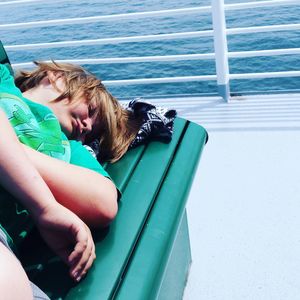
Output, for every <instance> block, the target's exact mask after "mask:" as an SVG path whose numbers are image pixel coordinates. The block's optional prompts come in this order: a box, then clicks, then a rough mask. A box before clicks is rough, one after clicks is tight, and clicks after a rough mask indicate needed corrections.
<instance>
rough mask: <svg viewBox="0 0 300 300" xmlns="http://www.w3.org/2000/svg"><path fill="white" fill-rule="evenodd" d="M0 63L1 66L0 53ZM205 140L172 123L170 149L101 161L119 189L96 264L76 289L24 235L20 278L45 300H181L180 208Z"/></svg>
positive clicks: (185, 240)
mask: <svg viewBox="0 0 300 300" xmlns="http://www.w3.org/2000/svg"><path fill="white" fill-rule="evenodd" d="M0 62H7V63H9V61H8V58H7V56H6V54H5V51H4V49H3V48H2V51H1V49H0ZM206 141H207V133H206V131H205V129H203V128H202V127H201V126H199V125H196V124H194V123H192V122H189V121H187V120H184V119H181V118H177V119H176V121H175V128H174V135H173V139H172V141H171V143H170V144H163V143H159V142H151V143H149V144H148V145H147V146H140V147H138V148H136V149H133V150H130V151H128V153H127V154H126V155H125V156H124V157H123V158H122V159H121V160H120V161H119V162H117V163H115V164H107V165H106V166H105V168H106V170H107V171H108V172H109V174H110V175H111V177H112V178H113V180H114V181H115V183H116V185H117V186H118V187H119V188H120V190H121V191H122V194H123V196H122V199H121V201H120V206H119V213H118V215H117V218H116V219H115V221H114V222H113V223H112V224H111V226H110V227H109V228H108V229H106V230H99V231H97V232H94V233H93V234H94V240H95V244H96V255H97V259H96V260H95V262H94V265H93V267H92V268H91V270H90V271H89V272H88V275H87V276H86V278H84V279H83V280H82V281H81V282H80V283H79V284H75V283H74V282H73V281H72V280H71V279H70V278H69V275H68V270H67V268H66V266H65V265H64V264H63V263H62V262H61V261H60V260H59V259H58V258H57V257H55V255H53V254H52V253H51V252H50V251H49V249H48V248H47V246H45V244H44V243H43V242H42V241H41V239H40V238H39V237H38V234H37V233H36V232H32V234H31V235H30V236H29V238H28V240H27V241H26V242H25V243H24V245H23V246H22V249H21V252H22V253H23V257H22V262H23V264H24V265H25V269H26V270H27V273H28V276H29V277H30V279H31V280H32V281H33V282H35V283H36V284H37V285H38V286H39V287H41V288H42V289H43V290H44V291H45V292H46V293H47V294H48V295H49V296H50V298H51V299H68V300H75V299H80V300H84V299H90V300H97V299H99V300H103V299H128V300H134V299H136V300H145V299H168V300H169V299H172V300H174V299H182V295H183V291H184V287H185V284H186V280H187V276H188V271H189V267H190V263H191V253H190V243H189V235H188V225H187V216H186V210H185V204H186V200H187V197H188V194H189V189H190V187H191V184H192V181H193V177H194V174H195V171H196V169H197V164H198V161H199V158H200V155H201V152H202V149H203V146H204V145H205V143H206Z"/></svg>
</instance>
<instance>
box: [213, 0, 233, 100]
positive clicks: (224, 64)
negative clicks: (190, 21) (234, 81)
mask: <svg viewBox="0 0 300 300" xmlns="http://www.w3.org/2000/svg"><path fill="white" fill-rule="evenodd" d="M212 20H213V30H214V48H215V56H216V71H217V84H218V92H219V95H220V96H222V97H223V99H224V100H225V101H228V100H229V98H230V89H229V67H228V48H227V37H226V20H225V10H224V0H212Z"/></svg>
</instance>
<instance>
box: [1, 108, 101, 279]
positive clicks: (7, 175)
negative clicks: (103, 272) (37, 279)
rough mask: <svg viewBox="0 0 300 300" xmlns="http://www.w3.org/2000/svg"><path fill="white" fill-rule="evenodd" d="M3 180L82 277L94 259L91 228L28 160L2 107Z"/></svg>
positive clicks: (56, 248) (71, 271) (76, 276)
mask: <svg viewBox="0 0 300 300" xmlns="http://www.w3.org/2000/svg"><path fill="white" fill-rule="evenodd" d="M0 182H1V185H2V186H3V187H4V188H6V190H7V191H9V192H10V193H11V194H12V195H14V196H15V197H16V198H17V199H18V200H19V201H20V202H21V203H22V204H23V205H24V206H25V207H26V208H27V209H28V210H29V212H30V213H31V216H32V217H33V219H34V221H35V222H36V225H37V227H38V229H39V230H40V232H41V234H42V236H43V238H44V239H45V241H46V242H47V243H48V244H49V246H50V247H51V248H52V249H53V250H54V251H55V252H56V253H57V254H58V255H60V257H61V258H63V259H64V260H65V262H66V263H67V264H68V265H69V266H70V274H71V276H72V277H73V278H74V279H76V280H80V278H81V277H82V275H84V274H85V273H86V272H87V270H88V269H89V268H90V266H91V265H92V262H93V260H94V259H95V246H94V243H93V240H92V236H91V233H90V231H89V229H88V227H87V226H86V225H85V224H84V223H83V222H82V221H81V220H80V219H79V218H78V217H77V216H76V215H75V214H74V213H72V212H71V211H70V210H68V209H67V208H65V207H64V206H62V205H60V204H59V203H58V202H57V201H56V199H55V198H54V196H53V194H52V192H51V191H50V189H49V188H48V186H47V184H46V183H45V181H44V180H43V178H42V177H41V176H40V174H39V172H38V171H37V169H36V168H35V167H34V165H33V164H32V162H31V161H30V160H29V159H28V157H27V155H26V154H25V151H24V149H23V148H22V146H21V144H20V142H19V140H18V138H17V136H16V135H15V132H14V131H13V129H12V127H11V125H10V123H9V122H8V120H7V117H6V115H5V114H4V113H3V111H2V110H0Z"/></svg>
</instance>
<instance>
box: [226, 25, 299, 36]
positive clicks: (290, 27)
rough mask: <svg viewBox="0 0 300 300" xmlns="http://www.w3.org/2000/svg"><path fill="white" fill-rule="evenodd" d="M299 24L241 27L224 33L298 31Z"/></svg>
mask: <svg viewBox="0 0 300 300" xmlns="http://www.w3.org/2000/svg"><path fill="white" fill-rule="evenodd" d="M299 29H300V24H285V25H270V26H254V27H244V28H243V27H241V28H228V29H227V30H226V33H227V34H228V35H233V34H244V33H257V32H270V31H285V30H299Z"/></svg>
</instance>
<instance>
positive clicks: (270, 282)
mask: <svg viewBox="0 0 300 300" xmlns="http://www.w3.org/2000/svg"><path fill="white" fill-rule="evenodd" d="M299 99H300V94H277V95H255V96H243V97H236V98H234V99H233V100H232V101H230V102H229V103H224V102H223V101H222V100H221V99H220V98H219V97H185V98H177V99H174V98H169V99H155V101H156V102H157V103H159V104H162V105H163V106H168V107H174V108H176V109H177V110H178V113H179V115H180V116H183V117H185V118H188V119H190V120H192V121H194V122H197V123H199V124H201V125H203V126H204V127H205V128H206V129H207V131H208V133H209V141H208V143H207V145H206V147H205V148H204V151H203V154H202V158H201V161H200V164H199V168H198V171H197V174H196V177H195V180H194V184H193V187H192V190H191V194H190V197H189V201H188V204H187V210H188V220H189V228H190V239H191V248H192V259H193V262H192V266H191V270H190V274H189V280H188V283H187V287H186V290H185V295H184V299H185V300H198V299H204V300H212V299H214V300H240V299H243V300H246V299H249V300H250V299H251V300H252V299H255V300H260V299H261V300H266V299H271V300H277V299H278V300H279V299H299V295H300V277H299V273H300V259H299V253H300V184H299V182H300V159H299V158H300V101H299ZM150 101H151V100H150ZM153 102H154V101H153ZM191 142H194V141H191Z"/></svg>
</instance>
